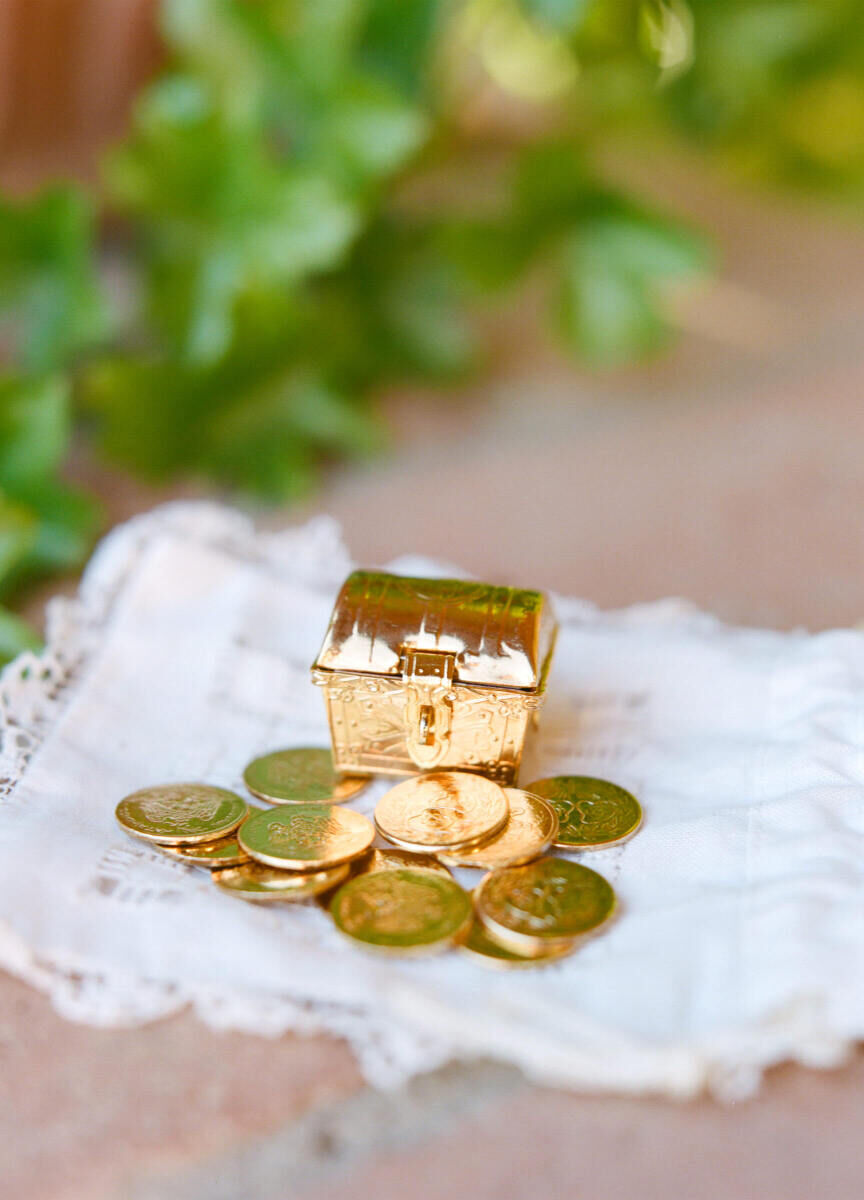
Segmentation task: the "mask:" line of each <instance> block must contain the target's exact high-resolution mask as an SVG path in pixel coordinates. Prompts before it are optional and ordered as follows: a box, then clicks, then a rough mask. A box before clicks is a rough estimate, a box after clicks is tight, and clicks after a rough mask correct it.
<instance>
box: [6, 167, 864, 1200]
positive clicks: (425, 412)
mask: <svg viewBox="0 0 864 1200" xmlns="http://www.w3.org/2000/svg"><path fill="white" fill-rule="evenodd" d="M630 171H631V173H632V174H634V175H639V174H640V171H641V168H640V164H638V163H635V164H634V163H632V162H631V163H630ZM645 174H646V177H650V175H651V164H645ZM694 178H696V177H695V176H694V175H693V174H692V173H690V172H688V171H682V172H681V173H680V174H679V173H677V172H676V171H674V170H671V169H670V170H669V171H668V172H665V173H664V179H663V184H662V187H658V186H656V185H654V190H655V191H656V192H658V193H659V194H661V195H663V197H664V198H665V199H667V200H668V201H669V202H670V203H672V204H675V205H677V206H679V207H680V208H681V209H682V210H683V211H691V212H693V213H696V214H698V216H699V219H700V220H701V221H702V222H703V223H706V222H707V223H709V224H712V225H713V226H714V228H715V229H716V230H717V233H718V237H719V240H720V242H721V244H722V245H723V246H724V247H725V253H726V259H725V264H724V268H723V283H722V286H721V287H720V288H719V289H717V290H716V291H714V292H713V293H707V294H706V295H705V296H704V297H702V298H700V299H698V300H696V301H694V302H692V303H691V305H689V306H688V307H687V309H686V310H685V317H686V320H685V323H686V324H687V326H688V327H689V328H690V329H691V332H689V333H688V334H686V335H685V337H684V338H683V340H682V341H681V342H680V344H679V345H678V347H677V348H676V349H675V351H674V352H673V353H672V354H671V355H670V356H669V357H668V358H666V359H665V360H664V361H663V362H662V363H660V364H658V365H655V366H651V367H649V368H645V369H641V370H639V371H632V372H626V373H620V374H617V375H614V376H612V377H606V378H603V379H592V378H590V377H588V376H586V375H584V374H580V373H578V372H576V371H574V370H573V369H572V368H570V367H568V366H566V365H564V364H562V362H561V361H560V359H557V358H556V357H555V356H554V354H552V353H551V352H550V351H547V350H546V349H543V348H539V349H538V348H537V346H536V344H530V345H529V343H532V342H536V339H532V338H530V337H528V336H526V333H525V329H526V327H527V325H528V323H529V318H530V314H528V313H526V314H515V315H514V316H512V317H511V318H508V319H507V320H506V321H505V322H504V323H503V325H502V326H499V327H498V329H497V331H496V333H495V335H494V336H495V342H496V345H495V350H496V353H495V361H496V364H497V366H496V373H495V375H494V377H493V379H492V382H491V383H488V382H487V383H485V384H484V385H483V387H482V388H479V387H478V388H477V390H476V391H475V392H472V393H470V394H465V395H463V396H462V397H461V403H457V402H456V401H455V400H454V401H452V402H451V401H450V400H448V399H435V400H434V401H433V402H432V403H427V402H425V401H424V400H423V399H422V398H421V397H405V396H402V397H399V398H396V399H394V400H393V402H392V405H391V407H392V411H393V415H394V420H395V422H396V423H397V426H398V428H399V449H398V452H397V453H395V454H394V456H393V457H392V459H391V460H390V461H389V462H385V463H383V464H382V463H378V464H376V465H375V466H373V467H370V468H368V469H367V470H366V471H365V472H358V471H346V472H344V473H340V474H339V475H337V476H335V477H334V478H332V479H331V480H330V481H329V482H328V484H327V487H326V490H325V491H324V493H323V495H321V496H319V498H318V500H317V502H316V504H315V506H314V507H315V508H316V509H320V508H323V509H326V510H328V511H330V512H332V513H334V514H335V515H337V516H338V517H339V518H340V519H341V520H342V521H343V522H344V525H345V529H346V533H347V536H348V540H349V542H350V544H351V545H352V547H353V549H354V551H355V554H356V555H357V557H359V558H360V559H363V560H365V561H367V562H376V561H382V560H384V559H386V558H389V557H391V556H392V555H393V554H395V553H399V552H402V551H407V550H421V551H426V552H429V553H432V554H435V555H438V556H443V557H446V558H450V559H452V560H453V561H455V562H459V563H461V564H463V565H465V566H467V567H469V568H471V569H473V570H474V571H475V572H477V573H478V574H480V575H487V576H490V577H493V578H500V579H507V580H510V579H514V580H516V579H521V580H524V581H525V582H526V583H529V584H537V585H541V586H543V585H548V586H552V587H555V588H559V589H564V590H567V591H570V592H575V593H579V594H582V595H585V596H588V597H590V598H591V599H594V600H596V601H598V602H599V603H601V604H603V605H618V604H626V603H630V602H632V601H636V600H642V599H650V598H652V597H658V596H664V595H668V594H675V593H677V594H681V595H684V596H688V597H690V598H691V599H693V600H696V601H697V602H699V603H700V604H702V605H704V606H706V607H708V608H711V609H712V610H714V611H716V612H718V613H720V614H721V615H723V616H724V617H726V618H729V619H730V620H735V621H742V622H750V623H758V624H770V625H776V626H783V627H788V626H794V625H798V624H804V625H808V626H811V627H814V628H817V627H825V626H829V625H833V624H845V623H853V622H857V621H859V620H861V619H862V618H864V570H862V547H864V538H862V532H864V530H862V513H864V468H862V443H864V438H862V435H864V402H862V393H864V353H862V351H864V339H862V328H864V234H862V233H861V232H860V231H858V230H857V229H855V228H853V227H852V226H851V225H850V226H849V227H846V228H843V227H842V226H841V222H840V219H839V218H837V219H836V221H835V223H834V224H833V225H829V224H828V223H827V222H826V220H825V218H824V216H822V217H819V216H818V215H817V214H813V213H809V212H807V211H806V210H802V209H794V208H792V207H788V206H787V207H786V208H785V209H784V208H783V207H781V206H779V205H778V204H777V203H775V202H770V203H766V202H765V201H757V200H745V199H741V198H740V197H734V196H732V195H730V194H729V193H728V192H727V191H725V190H723V189H722V188H721V187H720V186H719V185H717V186H715V185H713V184H710V183H706V182H705V180H704V177H700V179H701V182H700V183H699V184H698V185H697V184H696V183H694V182H693V180H694ZM695 327H698V329H699V330H700V332H692V330H693V329H694V328H695ZM87 473H88V475H89V477H90V479H91V481H95V482H96V483H98V484H100V485H101V486H103V487H104V488H105V489H106V490H108V491H109V492H110V504H111V508H112V512H113V514H114V515H115V516H116V517H118V518H119V517H120V516H122V515H126V514H127V513H129V512H132V511H135V510H137V509H139V508H141V507H143V506H145V505H146V504H147V503H149V502H150V501H151V500H152V499H155V498H157V497H154V496H152V495H150V494H147V493H145V492H143V491H142V490H140V489H138V488H136V487H132V486H131V485H128V484H125V483H122V482H121V481H118V480H115V479H113V478H112V477H110V476H108V475H105V474H103V473H101V472H97V471H95V470H93V469H92V468H88V469H87ZM297 515H298V514H291V516H290V518H288V519H295V518H296V516H297ZM862 1089H864V1059H862V1057H861V1056H860V1055H859V1056H856V1057H854V1059H853V1061H851V1062H850V1063H849V1064H848V1065H847V1066H845V1067H843V1068H842V1069H840V1070H837V1071H833V1072H826V1073H817V1072H810V1071H807V1070H805V1069H803V1068H798V1067H784V1068H781V1069H779V1070H777V1071H775V1072H773V1073H772V1074H771V1076H770V1077H769V1078H768V1080H767V1081H766V1084H765V1087H764V1090H763V1093H762V1094H761V1096H760V1097H759V1098H758V1099H757V1100H754V1101H751V1102H747V1103H744V1104H741V1105H738V1106H735V1107H726V1108H722V1107H720V1106H718V1105H716V1104H715V1103H713V1102H711V1101H709V1100H700V1101H698V1102H696V1103H693V1104H688V1105H673V1104H667V1103H664V1102H661V1101H657V1100H647V1101H646V1100H632V1099H616V1098H592V1097H585V1096H574V1095H566V1094H561V1093H558V1092H555V1091H552V1090H547V1089H542V1088H537V1087H534V1086H532V1085H530V1084H528V1083H527V1082H526V1081H524V1080H523V1079H521V1078H520V1077H518V1076H517V1075H516V1074H515V1073H514V1072H511V1071H509V1070H505V1069H502V1068H499V1067H495V1066H492V1065H479V1066H475V1067H460V1068H452V1069H448V1070H447V1071H443V1072H440V1073H438V1074H436V1075H433V1076H430V1077H428V1078H426V1079H423V1080H420V1081H418V1082H417V1083H416V1084H414V1085H413V1086H412V1087H411V1088H409V1089H407V1090H406V1091H405V1092H403V1093H400V1094H398V1095H381V1094H377V1093H373V1092H370V1091H369V1090H368V1089H367V1088H365V1086H364V1085H363V1083H362V1080H361V1079H360V1077H359V1075H358V1073H357V1070H356V1068H355V1066H354V1064H353V1062H352V1059H351V1056H350V1054H349V1052H348V1051H347V1050H346V1048H345V1047H344V1046H343V1045H342V1044H340V1043H339V1042H337V1041H334V1040H331V1039H326V1038H312V1039H300V1038H291V1037H286V1038H284V1039H282V1040H280V1041H279V1042H276V1043H272V1042H269V1041H258V1040H256V1039H254V1038H249V1037H245V1036H242V1037H241V1036H237V1035H235V1036H226V1035H223V1036H220V1035H215V1034H212V1033H209V1032H208V1031H207V1030H205V1029H203V1028H202V1027H201V1026H200V1025H198V1024H197V1023H196V1022H195V1021H194V1020H192V1019H191V1018H190V1017H188V1016H183V1017H178V1018H175V1019H173V1020H170V1021H166V1022H163V1023H161V1024H158V1025H154V1026H151V1027H149V1028H146V1029H139V1030H130V1031H113V1032H100V1031H95V1030H90V1029H85V1028H81V1027H76V1026H72V1025H69V1024H67V1023H66V1022H64V1021H62V1020H61V1019H60V1018H59V1017H57V1016H55V1015H54V1014H53V1013H52V1012H51V1011H50V1009H49V1007H48V1005H47V1004H46V1002H45V1001H44V1000H43V999H42V998H41V997H40V996H38V995H37V994H36V993H34V992H32V991H30V990H28V989H27V988H25V987H24V986H22V985H21V984H20V983H18V982H15V981H13V980H11V979H8V978H5V979H4V978H2V977H0V1179H4V1180H5V1181H6V1183H7V1186H6V1188H4V1189H3V1194H4V1195H8V1196H9V1197H15V1198H18V1197H27V1198H28V1200H72V1198H75V1200H80V1198H86V1200H126V1198H129V1197H131V1198H141V1200H199V1198H200V1200H220V1198H222V1197H225V1198H226V1200H229V1198H230V1200H234V1198H237V1197H241V1196H242V1197H243V1198H244V1200H287V1198H288V1197H291V1198H294V1197H297V1198H298V1200H307V1198H313V1197H314V1198H315V1200H325V1198H327V1200H329V1198H330V1197H334V1198H336V1197H339V1198H342V1197H346V1196H350V1197H351V1200H366V1198H370V1200H371V1198H372V1197H375V1198H376V1200H397V1198H400V1200H401V1197H403V1196H404V1195H410V1196H411V1197H412V1198H413V1200H425V1198H426V1197H430V1198H431V1197H436V1198H437V1197H441V1196H442V1195H448V1196H452V1197H454V1198H461V1197H463V1196H464V1197H471V1200H493V1198H494V1200H522V1198H523V1197H526V1198H527V1197H529V1196H530V1197H532V1198H533V1197H534V1196H536V1195H545V1196H549V1197H559V1196H572V1197H574V1198H577V1197H588V1196H592V1197H598V1198H600V1200H624V1198H625V1197H626V1198H627V1200H629V1198H630V1197H631V1196H634V1195H638V1196H639V1198H640V1200H669V1198H670V1197H673V1198H674V1197H679V1196H680V1197H685V1198H687V1200H689V1198H694V1200H695V1198H697V1197H698V1198H699V1200H714V1198H717V1200H721V1198H722V1200H727V1198H728V1200H749V1198H751V1197H752V1198H754V1200H755V1198H756V1197H759V1198H760V1200H812V1198H813V1197H817V1196H818V1197H819V1198H820V1200H852V1198H855V1197H858V1196H860V1195H861V1194H862V1191H864V1162H862V1154H861V1149H860V1147H861V1125H862V1115H864V1103H862V1100H861V1096H862V1094H864V1093H862Z"/></svg>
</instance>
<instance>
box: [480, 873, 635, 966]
mask: <svg viewBox="0 0 864 1200" xmlns="http://www.w3.org/2000/svg"><path fill="white" fill-rule="evenodd" d="M475 906H476V909H477V915H478V916H479V917H480V920H481V921H482V922H483V924H484V925H485V926H486V928H487V929H488V930H489V932H490V933H491V934H492V935H493V937H494V938H495V940H496V941H498V942H500V943H501V944H502V945H503V946H505V947H506V948H507V949H508V950H513V951H515V952H516V953H520V952H521V953H523V954H531V953H536V952H538V951H542V950H543V949H544V948H545V949H547V950H556V949H562V950H563V949H564V947H565V946H567V945H568V944H570V943H571V942H572V940H573V938H575V937H579V936H580V935H581V934H584V933H588V931H589V930H592V929H596V928H597V927H598V926H599V925H602V924H603V923H604V922H605V921H607V920H608V919H609V917H611V915H612V913H613V911H614V908H615V893H614V892H613V890H612V888H611V886H610V885H609V883H607V881H606V880H605V879H604V878H603V876H602V875H598V874H597V872H596V871H592V870H591V869H590V868H589V867H583V866H582V865H581V864H580V863H573V862H569V861H568V860H567V859H565V858H540V859H538V860H537V861H536V862H532V863H527V864H526V865H525V866H523V867H505V868H504V869H503V870H500V871H492V872H491V874H489V875H487V876H486V878H485V879H484V880H483V881H482V883H480V884H479V885H478V887H477V889H476V892H475Z"/></svg>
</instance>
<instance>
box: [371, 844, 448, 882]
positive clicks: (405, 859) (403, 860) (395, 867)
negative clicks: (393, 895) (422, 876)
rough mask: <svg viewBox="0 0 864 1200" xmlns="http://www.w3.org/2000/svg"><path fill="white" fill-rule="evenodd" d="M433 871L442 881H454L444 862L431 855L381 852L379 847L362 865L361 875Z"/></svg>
mask: <svg viewBox="0 0 864 1200" xmlns="http://www.w3.org/2000/svg"><path fill="white" fill-rule="evenodd" d="M399 870H405V871H431V872H432V874H433V875H440V876H441V878H442V879H452V878H453V876H452V875H451V874H450V872H449V871H448V870H447V868H446V867H445V866H444V864H443V863H442V862H439V861H438V859H437V858H434V857H433V856H432V855H431V854H414V853H413V852H412V851H410V850H395V849H394V850H379V849H378V848H377V847H376V848H375V849H374V850H372V851H371V852H370V854H369V859H368V862H366V861H365V860H364V861H363V862H362V863H360V865H359V868H358V874H359V873H368V872H370V871H399Z"/></svg>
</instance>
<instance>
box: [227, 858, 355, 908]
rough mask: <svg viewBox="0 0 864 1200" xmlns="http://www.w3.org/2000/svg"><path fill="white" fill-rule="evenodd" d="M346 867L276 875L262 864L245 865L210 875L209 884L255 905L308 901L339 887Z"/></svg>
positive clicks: (346, 864) (271, 868) (346, 869)
mask: <svg viewBox="0 0 864 1200" xmlns="http://www.w3.org/2000/svg"><path fill="white" fill-rule="evenodd" d="M348 870H349V866H348V863H341V864H340V865H339V866H338V867H328V868H327V870H325V871H311V872H306V871H279V870H276V868H274V867H265V866H264V865H263V864H262V863H256V862H246V863H243V865H242V866H239V867H225V868H223V869H221V870H218V871H214V872H213V880H214V882H215V883H216V884H217V886H218V887H220V888H222V890H223V891H224V892H230V894H231V895H232V896H239V897H240V899H242V900H253V901H255V902H256V903H258V904H264V903H270V902H272V901H274V900H283V901H285V900H289V901H297V900H309V899H311V898H312V897H313V896H318V895H319V894H320V893H321V892H326V891H328V890H329V889H330V888H333V887H336V886H337V884H340V883H341V882H342V881H343V880H344V878H345V876H346V875H347V874H348Z"/></svg>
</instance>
